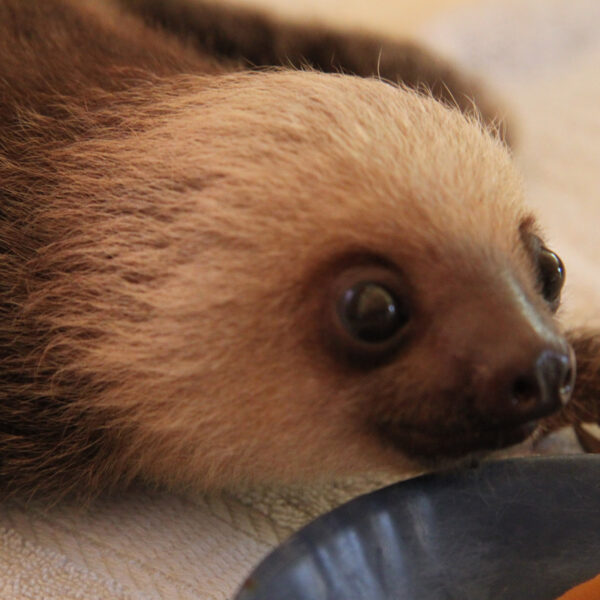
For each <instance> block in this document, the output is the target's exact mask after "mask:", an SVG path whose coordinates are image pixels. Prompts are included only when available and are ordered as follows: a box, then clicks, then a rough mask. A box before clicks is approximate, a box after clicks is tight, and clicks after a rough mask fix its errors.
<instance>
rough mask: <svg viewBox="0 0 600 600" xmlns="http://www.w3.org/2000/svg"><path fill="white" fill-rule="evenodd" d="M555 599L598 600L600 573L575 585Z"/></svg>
mask: <svg viewBox="0 0 600 600" xmlns="http://www.w3.org/2000/svg"><path fill="white" fill-rule="evenodd" d="M557 600H600V575H597V576H596V577H594V579H590V580H589V581H586V582H584V583H581V584H579V585H577V586H575V587H574V588H572V589H570V590H569V591H568V592H567V593H566V594H563V595H562V596H561V597H560V598H557Z"/></svg>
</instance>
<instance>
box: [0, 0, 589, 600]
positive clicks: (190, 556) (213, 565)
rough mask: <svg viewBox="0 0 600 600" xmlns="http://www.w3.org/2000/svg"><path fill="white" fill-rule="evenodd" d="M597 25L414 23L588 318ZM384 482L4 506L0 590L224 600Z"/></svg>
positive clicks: (578, 5)
mask: <svg viewBox="0 0 600 600" xmlns="http://www.w3.org/2000/svg"><path fill="white" fill-rule="evenodd" d="M392 1H394V0H390V2H392ZM388 25H389V24H388ZM388 29H389V27H388ZM599 29H600V3H598V2H597V0H509V1H507V0H496V1H491V0H488V1H486V2H484V3H479V4H475V5H469V6H467V7H463V8H461V9H460V11H458V10H456V11H454V12H452V13H448V14H446V15H443V16H440V17H438V19H437V21H436V22H434V23H429V24H428V25H427V26H426V28H425V29H424V30H423V31H421V32H420V37H421V38H423V39H425V40H426V41H428V42H429V43H430V44H432V45H434V46H437V47H438V48H440V49H441V50H443V51H444V52H446V53H449V54H451V55H453V56H454V57H455V58H456V59H457V60H458V62H459V63H462V64H464V65H465V66H467V67H468V68H471V69H473V70H474V71H478V72H480V73H481V74H482V75H483V77H484V78H486V79H487V80H488V81H489V82H490V83H491V84H492V85H493V86H494V87H495V88H497V90H498V91H499V92H500V94H501V95H503V96H504V97H505V98H506V100H507V104H508V105H509V106H510V107H511V110H512V112H513V114H514V117H515V120H516V121H517V122H518V126H519V130H520V135H519V141H520V143H519V146H520V149H519V152H518V157H517V160H518V161H519V162H520V164H521V166H522V169H523V172H524V174H525V177H526V180H527V184H528V188H529V194H530V198H531V203H532V205H533V206H534V207H535V208H536V210H537V212H538V213H539V214H540V215H541V216H542V221H543V223H544V224H545V226H546V229H547V232H548V234H549V237H550V239H551V240H552V246H553V247H555V248H556V249H558V250H559V251H560V254H561V256H562V257H563V258H564V260H565V262H566V264H567V268H568V286H567V292H566V304H567V306H568V307H569V309H568V311H566V312H565V315H564V318H565V320H566V321H567V322H569V323H582V322H590V321H596V322H598V323H600V260H599V259H600V236H599V235H598V231H597V230H598V228H599V227H600V71H599V65H600V36H599V35H598V31H599ZM529 450H530V448H528V447H523V448H521V451H523V452H527V451H529ZM397 478H398V477H394V476H393V475H389V474H388V475H385V476H384V475H376V474H374V475H373V476H371V477H369V478H363V479H361V480H355V481H344V482H336V483H332V484H330V485H327V486H322V487H320V488H318V489H317V488H315V489H305V488H303V489H285V490H254V491H249V492H248V493H246V494H242V495H238V496H237V497H234V496H232V495H226V494H220V495H215V496H210V497H204V498H185V497H176V496H173V495H168V494H166V493H160V492H152V491H148V490H141V489H139V490H132V491H130V492H128V493H127V494H124V495H121V496H118V497H115V498H111V499H106V500H102V501H101V502H99V503H98V504H95V505H94V506H93V507H92V508H91V509H90V510H87V511H86V510H83V509H79V508H77V507H73V506H68V505H60V506H56V507H53V508H51V509H48V508H45V507H44V506H43V505H42V504H34V505H29V506H27V507H24V506H22V505H20V504H18V503H6V504H4V505H0V598H2V599H3V600H13V599H14V600H16V599H19V600H22V599H30V600H33V599H36V600H42V599H43V600H55V599H56V600H58V599H60V600H68V599H81V600H92V599H136V600H141V599H144V600H146V599H147V600H167V599H169V600H171V599H174V600H175V599H181V600H184V599H185V600H191V599H192V598H194V599H201V600H226V599H229V598H231V597H232V595H233V594H234V592H235V590H236V588H237V587H238V585H239V584H240V583H241V581H242V580H243V579H244V577H245V575H246V574H247V573H248V572H249V571H250V570H251V568H252V567H253V566H254V565H255V564H256V563H257V562H258V561H259V560H260V559H261V558H262V557H263V556H264V555H265V554H266V553H267V552H268V551H269V550H270V549H271V548H273V547H274V546H275V545H277V544H278V543H279V542H280V541H281V540H283V539H285V538H286V537H287V536H288V535H289V534H290V533H292V532H293V531H294V530H296V529H297V528H298V527H300V526H301V525H302V524H304V523H305V522H307V521H308V520H310V519H311V518H313V517H314V516H316V515H318V514H320V513H322V512H324V511H326V510H328V509H330V508H332V507H333V506H335V505H337V504H339V503H341V502H343V501H345V500H347V499H349V498H351V497H353V496H355V495H357V494H359V493H362V492H364V491H368V490H370V489H374V488H376V487H378V486H380V485H382V484H383V483H386V482H388V481H392V480H394V479H397Z"/></svg>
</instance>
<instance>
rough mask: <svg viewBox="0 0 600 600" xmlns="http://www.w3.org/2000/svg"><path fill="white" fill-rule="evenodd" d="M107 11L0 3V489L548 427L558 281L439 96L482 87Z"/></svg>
mask: <svg viewBox="0 0 600 600" xmlns="http://www.w3.org/2000/svg"><path fill="white" fill-rule="evenodd" d="M125 4H127V6H126V7H123V6H117V5H116V4H111V3H110V2H108V0H107V1H105V2H98V1H89V2H84V1H82V0H43V1H42V0H32V1H31V2H23V1H22V0H0V57H1V58H2V60H1V61H0V123H1V124H2V126H1V127H0V201H1V205H0V252H1V260H0V274H1V278H0V282H1V284H0V285H1V288H0V290H1V291H0V311H1V319H0V343H1V345H2V355H1V359H0V360H1V363H0V380H1V381H0V383H1V385H0V489H1V490H2V492H3V493H4V494H11V493H23V492H25V493H36V492H52V493H55V494H66V493H74V494H80V495H85V494H95V493H97V492H99V491H100V490H103V489H106V488H112V487H114V486H116V485H124V484H126V483H127V482H129V481H131V480H133V479H142V480H145V481H150V482H153V483H158V484H161V485H173V486H180V485H186V486H192V487H195V488H197V489H209V488H215V487H221V486H235V485H238V484H240V483H244V484H245V483H248V482H251V483H252V482H263V483H264V482H274V481H298V480H300V481H301V480H307V479H309V478H315V477H326V476H330V475H332V474H340V473H348V472H359V471H364V470H368V469H374V468H388V467H393V468H412V467H413V466H414V465H415V464H416V463H420V462H423V461H425V462H427V463H430V464H431V463H437V462H439V461H445V460H448V459H455V458H457V457H461V456H464V455H467V454H469V453H471V452H475V451H477V452H479V451H483V450H490V449H496V448H500V447H503V446H506V445H509V444H513V443H515V442H519V441H521V440H523V439H525V438H526V437H527V436H528V435H529V434H530V433H531V432H532V430H533V428H534V427H535V423H536V421H538V420H539V419H540V418H542V417H545V416H547V415H549V414H550V413H552V412H554V411H557V410H558V409H560V408H561V407H562V406H563V405H565V404H566V403H567V401H568V400H569V398H570V396H571V393H572V389H573V380H574V373H575V358H574V356H573V350H572V348H571V346H570V345H569V343H568V342H567V341H566V339H565V337H564V336H563V335H562V334H561V332H560V330H559V328H558V327H557V324H556V322H555V320H554V313H555V311H556V309H557V308H558V304H559V299H560V292H561V288H562V285H563V281H564V267H563V264H562V262H561V260H560V259H559V258H558V256H557V255H556V254H555V253H554V252H553V251H552V250H550V249H549V248H548V247H547V246H546V245H545V242H544V241H543V238H542V235H541V233H540V231H539V230H538V228H537V226H536V224H535V220H534V218H533V217H532V216H531V215H530V214H529V212H528V211H527V210H525V209H524V207H523V192H522V185H521V180H520V178H519V175H518V174H517V173H516V171H515V168H514V167H513V164H512V162H511V158H510V156H509V153H508V151H507V149H506V147H505V145H504V143H503V142H502V141H501V140H500V139H499V138H498V136H496V135H495V134H494V133H493V132H490V131H488V130H487V129H486V128H485V127H484V126H483V125H482V123H481V122H480V121H479V120H477V119H476V118H475V117H473V116H468V115H465V114H462V113H461V112H460V111H458V110H455V109H451V108H448V107H447V106H445V105H444V104H443V102H440V101H438V99H441V100H442V101H444V100H448V98H449V97H450V96H454V97H456V98H457V99H459V100H458V104H459V106H462V107H463V108H464V109H465V110H467V108H468V107H469V101H468V100H467V99H466V95H467V94H474V95H475V98H476V99H481V103H482V106H483V107H484V108H483V113H484V118H485V119H486V120H491V119H492V118H493V109H492V108H489V107H491V106H492V105H491V104H490V103H489V102H488V101H487V100H485V98H483V96H482V94H481V92H480V91H479V90H478V88H477V87H476V86H475V85H473V84H472V83H470V82H469V81H468V79H466V78H464V77H462V76H460V75H459V74H457V73H454V72H453V71H451V70H450V68H449V67H447V66H446V65H445V64H444V63H443V62H441V61H440V60H439V59H437V58H434V57H433V56H431V55H430V54H428V53H426V52H425V51H421V50H420V49H418V48H415V47H412V46H403V45H400V44H393V43H391V42H387V41H379V42H377V40H375V39H372V38H369V37H368V36H362V37H361V36H347V37H344V36H342V35H340V34H335V33H332V32H328V31H325V30H315V29H310V28H308V29H302V28H300V27H297V26H293V27H292V26H286V25H283V24H282V25H278V24H277V23H275V22H274V21H270V20H268V19H267V18H263V17H259V16H256V15H254V14H252V13H243V12H239V11H238V12H236V11H228V10H225V9H219V8H217V7H213V6H208V5H203V4H200V3H197V2H194V3H193V4H192V3H190V5H189V6H188V5H186V4H178V3H170V4H168V5H165V6H163V5H162V4H160V3H157V2H151V1H150V0H148V2H128V3H125ZM169 11H172V12H169ZM193 15H196V16H197V18H196V20H194V18H192V17H193ZM182 24H185V25H186V28H183V25H182ZM253 28H254V29H253ZM369 49H371V50H372V49H376V51H374V52H371V53H370V54H369V52H370V50H369ZM382 49H383V50H382ZM340 57H341V58H340ZM378 60H379V62H380V66H385V69H386V73H387V75H386V77H387V79H389V80H392V81H394V82H396V81H403V82H405V83H407V84H410V85H413V86H415V87H420V86H421V85H426V86H427V87H428V88H429V89H431V90H432V93H433V96H432V95H427V94H422V93H418V92H416V91H411V90H410V89H409V88H408V87H405V86H402V85H390V84H389V83H387V82H384V81H381V80H378V79H375V78H367V76H368V75H371V74H373V73H376V69H377V62H378ZM245 61H248V62H251V63H252V64H253V66H259V67H260V66H261V65H266V64H271V65H275V66H276V65H278V64H283V65H285V64H289V63H291V64H296V63H297V64H302V63H306V64H307V65H309V66H312V67H314V68H317V69H321V70H323V71H327V70H329V71H340V72H344V73H347V74H341V73H338V74H335V73H333V74H332V73H323V72H318V71H317V70H315V69H314V68H313V69H306V70H304V71H297V70H293V69H291V68H280V69H269V70H261V69H256V70H254V71H252V70H250V67H249V66H248V64H247V62H245ZM339 61H341V62H339ZM349 73H357V74H358V75H364V76H365V78H361V77H357V76H353V75H350V74H349ZM441 77H444V78H445V80H446V81H447V82H448V84H447V87H446V86H444V85H442V80H441V79H440V78H441ZM434 96H435V97H434ZM436 98H437V99H436ZM588 362H589V361H588ZM586 364H588V363H586Z"/></svg>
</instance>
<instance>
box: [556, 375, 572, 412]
mask: <svg viewBox="0 0 600 600" xmlns="http://www.w3.org/2000/svg"><path fill="white" fill-rule="evenodd" d="M574 381H575V370H574V369H573V367H569V368H568V370H567V372H566V373H565V377H564V379H563V383H562V385H561V386H560V388H559V390H558V394H559V396H560V401H561V404H563V405H565V404H566V403H567V402H568V401H569V399H570V398H571V394H572V393H573V383H574Z"/></svg>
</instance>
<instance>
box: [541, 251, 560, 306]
mask: <svg viewBox="0 0 600 600" xmlns="http://www.w3.org/2000/svg"><path fill="white" fill-rule="evenodd" d="M538 271H539V278H540V283H541V286H542V296H544V299H545V300H546V302H548V303H549V304H551V305H553V307H556V308H557V307H558V300H559V298H560V292H561V290H562V287H563V285H564V283H565V266H564V265H563V262H562V260H560V257H559V256H558V254H556V253H555V252H552V250H549V249H548V248H546V247H545V246H542V247H541V248H540V250H539V254H538Z"/></svg>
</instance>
